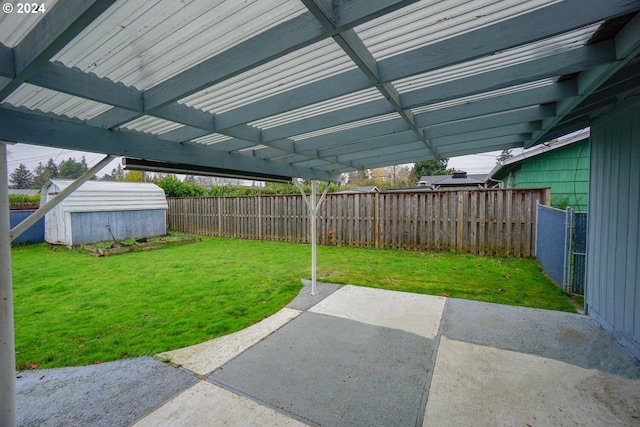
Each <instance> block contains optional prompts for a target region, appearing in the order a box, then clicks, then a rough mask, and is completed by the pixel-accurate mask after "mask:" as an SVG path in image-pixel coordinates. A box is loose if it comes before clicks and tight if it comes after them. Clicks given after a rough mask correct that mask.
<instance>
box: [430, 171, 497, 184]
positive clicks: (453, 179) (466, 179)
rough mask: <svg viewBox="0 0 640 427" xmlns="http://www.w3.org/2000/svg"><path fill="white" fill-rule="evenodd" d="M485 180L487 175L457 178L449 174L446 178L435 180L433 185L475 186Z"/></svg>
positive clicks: (483, 182)
mask: <svg viewBox="0 0 640 427" xmlns="http://www.w3.org/2000/svg"><path fill="white" fill-rule="evenodd" d="M486 182H487V175H486V174H483V175H466V177H464V178H462V177H460V178H457V177H455V176H453V175H449V176H448V177H447V178H445V179H443V180H440V181H438V182H435V183H434V184H433V185H436V186H439V187H457V186H477V185H484V184H485V183H486Z"/></svg>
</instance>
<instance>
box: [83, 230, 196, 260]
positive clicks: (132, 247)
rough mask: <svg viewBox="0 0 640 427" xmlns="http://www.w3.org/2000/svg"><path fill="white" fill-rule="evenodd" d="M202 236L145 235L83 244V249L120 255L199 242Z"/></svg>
mask: <svg viewBox="0 0 640 427" xmlns="http://www.w3.org/2000/svg"><path fill="white" fill-rule="evenodd" d="M199 241H200V238H199V237H196V236H193V235H190V234H181V233H178V234H173V233H171V234H166V235H164V236H154V237H144V238H141V239H134V238H130V239H124V240H121V241H118V242H110V241H108V242H98V243H93V244H90V245H82V247H81V248H82V250H83V251H85V252H86V253H88V254H89V255H91V256H95V257H103V256H111V255H120V254H124V253H127V252H133V251H147V250H151V249H158V248H162V247H165V246H168V245H184V244H187V243H196V242H199Z"/></svg>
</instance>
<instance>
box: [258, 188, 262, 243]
mask: <svg viewBox="0 0 640 427" xmlns="http://www.w3.org/2000/svg"><path fill="white" fill-rule="evenodd" d="M258 240H262V197H260V196H258Z"/></svg>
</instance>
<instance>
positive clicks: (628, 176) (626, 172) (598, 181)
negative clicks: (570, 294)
mask: <svg viewBox="0 0 640 427" xmlns="http://www.w3.org/2000/svg"><path fill="white" fill-rule="evenodd" d="M591 132H592V133H591V135H592V146H591V165H590V170H591V173H590V183H591V187H590V194H589V225H588V226H589V241H588V259H587V289H586V295H585V298H586V304H587V308H588V312H589V314H590V315H591V316H592V317H594V318H596V320H598V321H599V322H600V323H601V325H602V326H603V327H604V328H605V329H607V330H609V331H611V332H613V333H614V334H615V335H616V336H617V337H618V338H619V339H620V341H621V342H622V344H624V345H627V346H628V347H630V348H631V349H633V350H634V351H635V353H636V356H637V357H639V358H640V278H639V276H638V273H640V251H639V250H638V243H639V241H640V231H639V230H640V215H639V212H640V103H638V102H637V101H636V102H635V103H632V102H628V103H625V104H623V105H622V106H620V107H618V108H617V109H616V110H615V111H613V112H612V113H611V114H609V115H607V116H605V117H603V118H601V119H599V120H597V121H595V122H594V124H593V126H592V130H591Z"/></svg>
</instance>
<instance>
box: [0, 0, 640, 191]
mask: <svg viewBox="0 0 640 427" xmlns="http://www.w3.org/2000/svg"><path fill="white" fill-rule="evenodd" d="M5 3H7V4H11V5H13V7H14V10H13V11H12V12H11V13H3V14H2V15H0V139H2V140H7V141H16V142H21V143H29V144H37V145H46V146H52V147H60V148H69V149H78V150H83V151H91V152H101V153H108V154H114V155H119V156H127V157H133V158H138V159H144V160H148V161H150V162H153V163H154V165H155V166H156V168H157V167H159V166H158V165H166V166H167V168H166V169H170V166H171V164H174V163H175V164H179V165H180V168H181V170H185V169H188V167H189V166H190V165H191V166H193V167H194V168H197V169H198V170H200V171H203V170H206V168H211V171H215V172H220V173H223V172H224V171H228V172H229V174H233V175H234V176H259V177H263V178H264V177H266V178H274V179H286V178H287V177H302V178H308V179H320V180H333V181H335V180H338V179H339V176H340V174H341V173H343V172H347V171H352V170H358V169H364V168H373V167H380V166H388V165H393V164H402V163H411V162H415V161H421V160H431V159H438V158H445V157H453V156H458V155H464V154H472V153H479V152H485V151H491V150H500V149H508V148H514V147H521V146H525V147H529V146H532V145H536V144H539V143H542V142H544V141H546V140H549V139H553V138H555V137H557V136H560V135H563V134H566V133H569V132H572V131H574V130H577V129H579V128H582V127H586V126H588V125H589V123H590V121H591V120H592V119H593V118H594V117H597V116H599V115H601V114H603V113H605V112H606V111H609V110H610V109H611V108H612V107H613V106H614V105H616V104H617V103H618V102H620V101H621V100H624V99H626V98H627V97H629V96H633V95H637V94H638V93H639V88H640V77H639V76H640V59H639V58H638V53H639V51H640V15H638V12H639V11H640V1H637V0H636V1H630V0H608V1H602V0H556V1H550V0H529V1H520V0H500V1H496V0H450V1H433V0H430V1H427V0H422V1H415V0H351V1H340V2H337V1H331V0H272V1H271V0H270V1H264V0H253V1H252V0H243V1H238V0H217V1H212V0H194V1H190V2H175V1H173V0H153V1H152V0H147V1H140V2H138V1H136V2H132V1H126V0H94V1H81V0H56V1H48V2H46V4H45V3H43V5H44V9H45V10H44V11H42V10H38V11H37V13H29V14H25V13H22V14H19V13H18V10H17V9H18V2H13V1H9V2H5ZM136 163H138V164H143V163H144V161H143V162H136Z"/></svg>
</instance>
